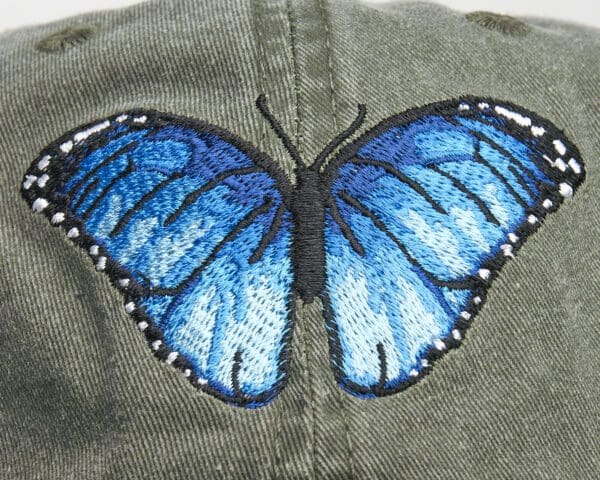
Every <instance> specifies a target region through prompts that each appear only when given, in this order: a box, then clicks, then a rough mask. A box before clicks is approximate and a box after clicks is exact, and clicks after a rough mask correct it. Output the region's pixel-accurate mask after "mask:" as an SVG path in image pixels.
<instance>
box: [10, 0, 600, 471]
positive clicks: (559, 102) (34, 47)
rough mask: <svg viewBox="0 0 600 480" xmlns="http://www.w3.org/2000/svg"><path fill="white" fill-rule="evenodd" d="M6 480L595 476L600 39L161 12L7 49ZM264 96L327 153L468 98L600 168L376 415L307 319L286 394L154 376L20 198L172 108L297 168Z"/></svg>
mask: <svg viewBox="0 0 600 480" xmlns="http://www.w3.org/2000/svg"><path fill="white" fill-rule="evenodd" d="M0 73H1V74H0V206H1V209H0V319H1V323H0V345H1V348H0V478H2V479H6V480H9V479H70V478H73V479H96V478H97V479H113V478H114V479H138V478H139V479H146V478H160V479H188V478H189V479H196V478H198V479H280V478H281V479H357V480H358V479H386V478H390V479H417V478H429V479H438V478H439V479H442V478H443V479H456V480H468V479H483V478H493V479H521V478H522V479H578V480H582V479H594V478H598V472H599V471H600V441H599V440H600V422H599V419H600V400H599V399H600V348H598V344H599V341H600V313H599V312H600V242H599V241H598V239H599V238H600V32H599V31H598V30H595V29H592V28H587V27H584V26H578V25H572V24H568V23H563V22H560V21H554V20H543V19H533V18H525V19H515V18H510V17H504V16H497V15H493V14H487V13H485V12H477V13H474V14H469V15H465V14H464V13H461V12H457V11H453V10H449V9H447V8H445V7H442V6H438V5H434V4H430V3H419V2H396V3H390V4H387V5H369V4H364V3H359V2H355V1H346V0H288V1H285V0H281V1H280V0H269V1H259V0H227V1H223V0H203V1H201V2H199V1H196V0H162V1H150V2H145V3H141V4H139V5H136V6H133V7H131V8H126V9H122V10H114V11H106V12H97V13H92V14H88V15H83V16H79V17H74V18H69V19H66V20H63V21H60V22H56V23H53V24H49V25H43V26H37V27H29V28H23V29H20V30H15V31H9V32H6V33H3V34H1V35H0ZM259 94H265V95H267V97H268V99H269V107H270V109H271V111H272V112H275V114H276V115H277V117H278V119H279V121H280V122H281V123H282V125H283V126H284V128H285V129H286V131H288V132H290V135H291V136H292V137H293V138H294V139H295V141H296V142H297V144H298V148H299V150H300V153H301V154H302V155H303V157H304V158H314V157H315V156H316V155H317V154H318V153H319V152H320V151H321V149H322V148H323V146H324V145H326V144H327V143H328V142H329V141H330V139H331V138H333V137H335V135H337V134H338V133H339V132H340V131H342V130H343V129H344V128H346V126H347V125H349V124H350V123H351V122H352V120H353V119H354V117H355V115H356V105H357V104H358V103H362V104H366V105H368V108H369V116H368V117H367V120H366V124H367V125H366V126H373V125H375V124H376V123H378V122H379V121H381V120H382V119H384V118H387V117H390V116H392V115H395V114H398V113H400V112H403V111H405V110H407V109H409V108H413V107H416V106H421V105H426V104H429V103H432V102H437V101H440V100H446V99H450V98H458V97H462V96H465V95H474V96H481V97H492V98H498V99H503V100H506V101H510V102H514V103H515V104H517V105H520V106H522V107H524V108H526V109H528V110H531V111H533V112H536V113H537V114H538V115H540V116H542V117H544V118H546V119H549V120H551V121H552V122H553V123H554V124H555V125H557V126H558V127H559V128H561V129H563V130H564V132H565V134H566V136H567V137H568V138H569V139H570V140H571V141H572V142H573V143H574V144H575V145H577V147H578V149H579V151H580V153H581V157H582V159H583V161H584V162H585V165H586V170H587V176H586V180H585V182H584V183H583V184H582V185H581V187H580V188H579V190H578V193H577V196H576V197H574V198H573V200H572V201H570V202H567V203H565V204H564V205H563V206H562V207H561V209H560V210H559V211H557V212H556V213H555V214H553V215H551V216H549V217H548V218H547V220H546V221H545V223H544V226H543V228H541V229H540V230H539V231H538V232H537V233H536V234H535V236H534V237H533V238H532V239H531V240H530V241H529V242H528V243H527V244H526V245H525V246H524V247H523V248H522V250H521V251H520V252H519V257H518V260H517V261H515V262H511V263H509V264H507V265H506V267H505V268H504V269H503V271H502V274H501V275H500V276H499V278H498V280H496V281H495V283H494V285H493V286H492V287H491V289H490V291H489V295H488V301H487V303H486V304H485V306H484V307H483V309H482V311H481V312H480V313H479V315H478V316H477V318H476V320H475V322H474V324H473V326H472V327H471V329H470V331H469V335H468V337H467V338H466V340H465V342H464V345H463V346H462V347H461V348H460V349H457V350H455V351H452V352H451V353H449V354H448V355H447V356H446V357H445V358H444V360H442V361H440V362H439V364H437V365H436V367H435V373H433V374H432V375H429V376H428V377H427V378H425V379H424V380H423V381H421V382H419V383H418V384H416V385H414V386H412V387H411V388H409V389H407V390H406V391H403V392H401V393H398V394H395V395H390V396H386V397H384V398H377V399H371V400H364V399H360V398H356V397H354V396H352V395H349V394H348V393H346V392H344V391H343V390H342V389H340V388H339V387H338V386H337V385H336V382H335V379H334V376H333V373H332V370H331V368H330V366H329V360H328V358H329V354H328V344H327V332H326V330H325V326H324V321H323V317H322V313H321V307H320V306H319V304H318V303H313V304H310V305H305V306H304V305H302V304H301V303H300V304H299V305H298V312H297V320H296V323H295V327H294V337H293V342H292V351H291V364H290V371H289V380H288V383H287V386H286V388H285V389H284V390H283V391H282V392H281V393H280V395H279V396H278V397H277V399H275V400H274V401H273V402H272V403H270V404H269V405H268V406H266V407H263V408H259V409H244V408H237V407H232V406H230V405H227V404H226V403H223V402H221V401H219V400H218V399H215V398H214V397H212V396H210V395H207V394H205V393H203V392H200V391H198V390H197V389H195V388H193V387H192V386H191V385H190V384H189V382H187V381H186V379H185V378H184V377H183V376H182V375H180V374H179V373H178V372H177V371H176V370H175V369H173V368H172V367H170V366H168V365H166V364H165V363H164V362H158V361H156V359H155V358H154V357H153V356H152V353H151V352H150V351H149V349H148V347H147V345H146V340H145V338H144V336H143V335H141V334H140V332H139V331H138V330H137V329H136V328H135V324H134V323H132V321H131V319H130V318H129V317H128V315H127V313H126V312H124V311H123V298H122V296H121V295H120V294H119V293H118V292H117V291H116V290H115V289H114V288H113V286H112V285H111V284H110V282H109V280H108V278H106V277H105V276H104V275H101V274H99V273H98V272H97V271H96V270H95V268H94V265H93V264H92V263H91V262H90V260H89V258H88V256H87V255H86V254H85V252H83V251H81V250H79V249H77V248H74V246H73V245H72V244H71V243H70V242H69V240H68V239H67V238H66V237H65V235H64V234H63V233H62V232H61V231H59V230H58V229H53V228H52V227H51V225H50V224H49V223H48V222H47V221H46V220H45V219H44V218H42V217H40V216H34V215H32V213H31V209H30V208H29V206H28V205H27V204H26V202H24V201H23V199H22V198H21V195H20V188H21V183H22V178H23V174H24V173H25V172H26V170H27V168H28V167H29V165H30V164H31V162H32V161H34V159H35V158H37V155H38V152H40V151H41V150H42V149H43V148H44V147H45V146H46V145H48V144H50V143H51V142H53V141H54V140H55V139H56V138H59V137H60V136H61V135H63V134H64V133H65V132H68V131H71V130H72V129H74V128H76V127H78V126H80V125H84V124H87V123H89V122H92V121H94V120H95V119H98V118H104V117H108V116H109V115H113V114H115V113H116V112H121V111H127V110H131V109H139V108H141V109H156V110H159V111H163V112H170V113H173V114H177V115H184V116H188V117H193V118H197V119H202V120H205V121H208V122H210V123H212V124H215V125H219V126H221V127H223V128H226V129H227V130H229V131H232V132H235V133H236V134H237V135H239V136H240V137H242V138H244V139H246V140H248V141H249V142H251V143H252V144H254V145H256V146H257V147H258V148H259V149H261V150H262V151H264V152H266V153H268V154H269V155H270V156H271V157H272V158H273V159H274V160H275V161H276V162H277V163H279V164H280V166H281V167H282V168H283V170H284V171H285V172H287V173H288V174H291V173H292V169H293V165H292V162H291V159H290V158H289V155H288V153H287V152H286V150H285V149H284V148H283V146H282V144H281V142H280V141H279V140H278V139H277V137H276V136H275V135H274V134H273V133H272V132H271V131H270V130H269V127H268V125H266V123H265V121H264V119H263V118H262V117H261V115H260V113H259V112H258V110H257V109H256V108H255V107H254V102H255V99H256V98H257V96H258V95H259Z"/></svg>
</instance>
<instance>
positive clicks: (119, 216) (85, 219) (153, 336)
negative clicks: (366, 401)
mask: <svg viewBox="0 0 600 480" xmlns="http://www.w3.org/2000/svg"><path fill="white" fill-rule="evenodd" d="M289 190H290V186H289V184H288V182H287V179H286V178H285V176H284V175H283V174H282V173H281V172H280V171H279V169H278V168H277V167H276V166H274V164H273V163H272V162H271V161H270V159H268V158H267V157H266V156H264V155H263V154H261V153H260V152H258V151H257V150H255V149H254V148H252V147H251V146H250V145H248V144H245V143H244V142H242V141H241V140H240V139H238V138H237V137H235V136H233V135H232V134H229V133H228V132H226V131H224V130H221V129H219V128H217V127H214V126H212V125H208V124H204V123H201V122H194V121H190V120H185V119H181V118H179V117H174V116H169V115H164V114H159V113H156V112H132V113H129V114H123V115H120V116H118V117H114V118H111V119H109V120H106V121H104V122H98V123H95V124H92V125H89V126H87V127H85V128H83V129H80V130H78V131H75V132H72V133H71V134H69V135H67V136H65V137H64V138H62V139H61V140H60V141H59V142H57V143H56V144H55V145H53V146H51V147H49V148H48V149H47V150H46V151H45V152H44V153H43V155H42V156H41V157H40V158H39V159H38V160H37V161H36V162H35V163H34V164H33V165H32V167H31V168H30V170H29V172H28V173H27V175H26V177H25V181H24V184H23V194H24V196H25V197H26V199H27V200H28V201H29V202H30V204H31V205H32V208H33V209H34V211H37V212H41V211H43V212H44V213H45V214H46V215H47V216H48V218H49V219H50V221H51V222H52V224H55V225H61V226H63V227H64V228H65V230H66V232H67V235H68V236H69V238H71V239H73V240H75V241H76V242H77V243H79V244H80V245H81V246H82V247H84V248H85V249H86V250H87V251H88V252H89V254H90V255H91V256H92V258H93V261H94V262H95V265H96V268H97V269H98V270H104V271H106V272H107V273H108V274H109V275H110V278H111V279H112V281H113V283H114V284H115V285H116V286H117V287H118V288H119V289H121V290H122V291H123V292H124V294H125V295H126V297H127V300H126V309H127V310H128V311H129V312H130V313H132V314H133V315H134V316H135V317H136V319H137V321H138V325H139V327H140V328H141V329H143V330H144V331H145V332H146V334H147V337H148V339H149V341H150V343H151V346H152V348H153V349H154V350H155V351H156V352H157V355H159V356H160V357H162V358H163V359H165V360H166V361H167V362H168V363H174V364H175V365H177V366H178V367H180V368H181V369H182V370H183V371H184V374H185V375H186V376H188V377H189V378H190V380H191V381H192V382H193V383H194V384H195V385H196V386H198V387H200V388H202V389H203V390H205V391H207V392H209V393H211V394H212V395H215V396H217V397H219V398H221V399H223V400H225V401H227V402H230V403H235V404H241V405H245V406H250V407H253V406H260V405H264V404H265V403H267V402H269V401H270V400H271V399H272V398H274V396H275V395H276V394H277V392H278V391H279V390H280V389H281V388H282V386H283V383H284V379H285V378H284V377H285V371H286V363H287V355H288V347H289V345H288V344H289V337H290V331H291V315H292V293H291V286H292V276H293V272H292V266H291V262H290V247H291V241H292V239H291V230H292V229H291V222H292V219H291V213H290V212H289V210H288V208H287V206H286V202H287V198H288V197H289V193H290V192H289Z"/></svg>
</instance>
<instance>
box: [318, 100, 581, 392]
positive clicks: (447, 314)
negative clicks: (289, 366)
mask: <svg viewBox="0 0 600 480" xmlns="http://www.w3.org/2000/svg"><path fill="white" fill-rule="evenodd" d="M325 176H326V181H327V182H328V185H329V191H330V195H331V196H330V199H329V202H328V206H327V214H326V226H325V249H326V278H327V280H326V284H327V285H326V291H325V293H324V294H323V303H324V309H325V317H326V319H327V326H328V329H329V335H330V347H331V361H332V366H333V369H334V371H335V373H336V377H337V379H338V382H339V383H340V384H341V385H342V387H343V388H345V389H347V390H349V391H350V392H351V393H354V394H356V395H359V396H366V397H369V396H381V395H386V394H389V393H393V392H396V391H399V390H401V389H402V388H405V387H406V386H408V385H410V384H412V383H414V381H416V380H417V379H419V378H421V377H422V376H423V374H424V373H426V372H428V371H429V369H430V367H431V364H432V362H433V360H435V359H436V358H438V357H439V356H441V355H442V354H443V353H445V352H446V351H448V349H450V348H452V347H455V346H457V345H458V344H459V342H460V341H461V340H462V338H463V336H464V332H465V330H466V328H467V327H468V326H469V324H470V322H471V321H472V319H473V317H474V315H475V314H476V313H477V312H478V311H479V309H480V308H481V306H482V304H483V301H484V300H485V292H486V290H487V288H488V287H489V285H490V283H491V281H492V280H493V279H494V278H495V276H496V274H497V271H498V270H499V268H500V267H501V266H502V264H503V263H504V262H505V261H506V260H507V259H509V258H512V257H513V255H514V253H515V252H516V251H517V249H518V248H519V246H520V245H521V244H522V243H523V241H524V240H525V238H526V237H527V236H528V235H529V234H530V233H532V232H533V231H534V230H535V229H536V228H537V227H538V226H539V224H540V222H541V221H542V219H543V218H544V216H545V215H546V214H547V213H548V212H550V211H554V210H555V209H556V208H557V207H558V205H559V204H560V203H561V202H562V200H563V198H565V197H568V196H571V195H572V193H573V191H574V189H575V188H576V187H577V186H578V185H579V184H580V183H581V181H582V180H583V176H584V170H583V165H582V163H581V160H580V158H579V154H578V152H577V150H576V148H575V147H574V146H573V145H572V144H571V143H570V142H569V141H568V140H567V139H566V138H565V137H564V135H563V134H562V133H561V132H560V131H559V130H558V129H557V128H556V127H554V126H553V125H552V124H550V123H549V122H548V121H546V120H543V119H541V118H539V117H537V116H536V115H534V114H532V113H531V112H527V111H525V110H523V109H521V108H519V107H516V106H514V105H510V104H507V103H504V102H495V101H492V100H482V99H474V98H467V99H463V100H461V101H450V102H444V103H440V104H435V105H432V106H429V107H425V108H423V109H418V110H413V111H409V112H407V113H406V114H402V115H399V116H397V117H393V118H390V119H388V120H386V121H384V122H382V124H380V125H379V126H377V127H375V128H374V129H373V130H371V131H370V132H368V133H367V134H365V135H364V136H363V137H362V138H360V139H358V140H357V141H356V142H355V143H354V144H352V145H350V146H348V147H346V148H345V149H343V150H342V151H341V153H340V154H339V155H338V157H337V158H336V159H335V160H334V161H333V162H332V163H331V164H330V165H329V166H328V167H327V169H326V172H325Z"/></svg>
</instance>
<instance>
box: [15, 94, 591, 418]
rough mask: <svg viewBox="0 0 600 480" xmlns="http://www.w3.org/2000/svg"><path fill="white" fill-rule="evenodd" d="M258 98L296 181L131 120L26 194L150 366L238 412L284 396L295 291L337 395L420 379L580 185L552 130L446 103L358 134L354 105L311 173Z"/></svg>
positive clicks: (211, 144) (78, 136)
mask: <svg viewBox="0 0 600 480" xmlns="http://www.w3.org/2000/svg"><path fill="white" fill-rule="evenodd" d="M256 105H257V107H258V109H259V110H260V112H261V113H262V115H263V116H264V118H265V120H266V121H267V122H268V123H269V125H270V127H271V128H272V130H273V131H274V133H275V134H276V135H277V136H278V137H279V139H280V140H281V141H282V142H283V145H284V146H285V148H286V150H287V152H288V153H289V155H290V156H291V158H292V159H293V160H294V162H295V171H294V177H295V178H294V180H291V179H290V178H289V177H288V175H286V174H285V173H284V172H283V170H282V169H281V168H280V167H279V166H278V164H277V163H276V162H275V161H273V160H272V159H271V158H270V157H269V156H267V155H266V154H265V153H263V152H261V151H259V150H258V149H256V148H255V147H254V146H252V145H251V144H250V143H248V142H246V141H244V140H242V139H240V138H239V137H238V136H236V135H234V134H233V133H231V132H229V131H227V130H225V129H222V128H220V127H217V126H215V125H212V124H209V123H206V122H203V121H198V120H194V119H190V118H183V117H180V116H175V115H170V114H165V113H160V112H157V111H141V110H138V111H131V112H126V113H120V114H118V115H114V116H112V117H110V118H108V119H105V120H102V121H97V122H93V123H91V124H89V125H86V126H84V127H81V128H78V129H76V130H74V131H72V132H70V133H68V134H66V135H65V136H63V137H62V138H60V139H59V140H58V141H57V142H55V143H53V144H52V145H50V146H49V147H47V148H46V149H45V150H43V151H42V153H41V154H40V156H39V157H38V158H36V160H35V161H34V163H33V164H32V166H31V168H30V169H29V171H28V172H27V174H26V175H25V178H24V181H23V186H22V193H23V195H24V197H25V199H26V200H27V201H28V202H29V204H30V205H31V207H32V209H33V211H34V212H37V213H39V212H43V213H44V214H45V215H46V216H47V217H48V219H49V220H50V222H51V224H52V225H60V226H62V227H63V228H64V230H65V232H66V234H67V237H68V238H70V239H71V240H73V241H74V242H76V243H77V244H78V245H80V246H81V247H83V248H85V249H86V250H87V251H88V253H89V255H90V257H91V258H92V260H93V262H94V264H95V268H96V269H97V270H98V271H103V272H105V273H107V274H108V275H109V277H110V279H111V281H112V283H113V284H114V285H115V287H116V288H118V289H119V290H120V291H121V292H123V294H124V296H125V309H126V311H127V312H128V313H130V314H131V315H132V316H133V317H134V318H135V320H136V322H137V325H138V327H139V329H140V330H142V331H144V332H145V334H146V337H147V339H148V341H149V345H150V347H151V348H152V350H154V352H155V354H156V356H158V357H159V358H160V359H162V360H164V361H166V362H167V363H168V364H173V365H175V366H177V367H178V368H179V369H181V370H182V371H183V373H184V375H185V376H186V377H188V378H189V380H190V381H191V382H192V383H193V384H194V385H195V386H197V387H198V388H200V389H201V390H203V391H205V392H207V393H208V394H210V395H213V396H214V397H216V398H219V399H221V400H223V401H225V402H227V403H229V404H232V405H238V406H244V407H248V408H254V407H260V406H263V405H266V404H268V403H269V402H270V401H272V400H273V399H274V398H275V397H276V396H277V395H278V393H279V392H280V391H281V390H282V388H283V387H284V384H285V380H286V372H287V366H288V363H289V357H290V340H291V335H292V325H293V321H294V316H295V308H296V307H295V305H296V304H297V301H298V300H302V301H303V302H304V303H311V302H313V301H319V302H320V304H321V305H322V311H323V316H324V319H325V322H326V329H327V332H328V335H329V345H330V361H331V366H332V369H333V373H334V376H335V379H336V380H337V383H338V384H339V385H340V386H341V387H342V388H343V389H344V390H346V391H347V392H349V393H351V394H353V395H355V396H357V397H360V398H373V397H381V396H384V395H389V394H393V393H395V392H399V391H400V390H402V389H404V388H406V387H408V386H410V385H412V384H414V383H415V382H416V381H418V380H419V379H421V378H423V377H424V376H425V375H426V374H427V373H428V372H429V371H430V370H431V368H432V365H433V362H434V361H435V360H436V359H438V358H439V357H441V356H442V355H443V354H445V353H446V352H448V351H449V350H451V349H452V348H454V347H457V346H458V345H459V344H460V343H461V341H462V340H463V338H464V334H465V331H466V329H467V328H468V327H469V325H470V324H471V322H472V320H473V317H474V316H475V315H476V314H477V313H478V312H479V310H480V309H481V307H482V306H483V304H484V302H485V295H486V291H487V289H488V288H489V286H490V284H491V283H492V282H493V280H494V279H495V278H496V276H497V275H498V272H499V270H500V268H501V267H502V265H503V264H504V263H505V262H506V261H507V260H508V259H511V258H513V256H514V254H515V253H516V251H517V250H518V249H519V247H520V246H521V245H522V244H523V242H524V241H525V239H526V238H527V237H528V236H529V235H530V234H531V233H533V232H534V231H535V230H536V229H537V228H538V227H539V226H540V224H541V222H542V220H543V218H544V217H545V216H546V215H547V214H548V213H549V212H553V211H555V210H556V209H557V208H558V207H559V205H560V204H561V202H562V201H563V200H564V199H565V198H567V197H571V196H572V195H573V193H574V191H575V189H576V188H577V187H578V186H579V185H580V184H581V182H582V181H583V180H584V177H585V170H584V166H583V163H582V161H581V159H580V155H579V153H578V151H577V148H576V147H575V146H574V145H573V144H572V143H571V142H570V141H569V140H568V139H567V138H566V137H565V136H564V134H563V133H562V132H561V131H559V130H558V128H557V127H555V126H554V125H553V124H551V123H550V122H549V121H547V120H544V119H543V118H540V117H539V116H537V115H536V114H534V113H532V112H529V111H527V110H525V109H523V108H521V107H518V106H516V105H513V104H511V103H509V102H503V101H497V100H493V99H485V98H475V97H464V98H459V99H455V100H449V101H443V102H438V103H434V104H431V105H427V106H425V107H421V108H414V109H412V110H409V111H407V112H404V113H402V114H399V115H395V116H392V117H390V118H387V119H386V120H384V121H382V122H381V123H379V124H378V125H376V126H375V127H373V128H371V129H370V130H368V131H367V132H366V133H364V134H362V135H360V136H358V138H356V139H354V140H353V138H354V137H356V134H357V132H358V131H359V129H360V128H361V127H362V125H363V124H364V121H365V117H366V107H365V106H364V105H359V107H358V114H357V117H356V119H355V120H354V121H353V122H352V124H351V125H350V126H349V127H348V128H347V129H346V130H345V131H343V132H341V133H340V134H339V135H338V136H337V137H336V138H334V139H333V140H331V142H330V143H329V144H328V145H326V146H325V148H324V149H323V151H322V152H321V153H320V154H319V155H318V156H317V158H316V159H315V160H314V161H313V162H312V163H311V164H310V165H307V164H305V162H304V161H303V159H302V158H301V155H300V153H299V150H298V148H297V146H296V145H295V144H294V142H293V141H292V139H291V138H290V136H289V135H287V134H286V132H285V130H284V128H283V126H282V125H281V124H280V122H279V121H278V120H277V119H276V118H275V116H274V115H273V114H272V113H271V112H270V111H269V108H268V106H267V101H266V97H265V96H264V95H261V96H260V97H259V98H258V100H257V102H256Z"/></svg>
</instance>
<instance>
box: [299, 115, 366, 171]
mask: <svg viewBox="0 0 600 480" xmlns="http://www.w3.org/2000/svg"><path fill="white" fill-rule="evenodd" d="M366 116H367V106H366V105H363V104H359V105H358V115H356V118H355V119H354V121H353V122H352V124H351V125H350V126H349V127H348V128H347V129H346V130H344V131H343V132H342V133H340V134H339V135H338V136H337V137H335V138H334V139H333V140H332V141H331V142H329V144H328V145H327V146H326V147H325V148H324V149H323V151H322V152H321V153H320V154H319V156H318V157H317V159H316V160H315V162H314V163H313V165H312V167H311V168H313V169H315V170H319V169H320V168H321V167H322V166H323V163H325V161H326V160H327V158H328V157H329V155H331V154H332V153H333V152H334V151H335V150H336V149H337V148H338V147H339V146H340V145H342V144H343V143H344V142H345V141H346V140H348V139H349V138H350V137H351V136H352V135H354V134H355V133H356V131H357V130H358V129H359V128H360V127H361V126H362V124H363V123H364V122H365V117H366Z"/></svg>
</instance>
